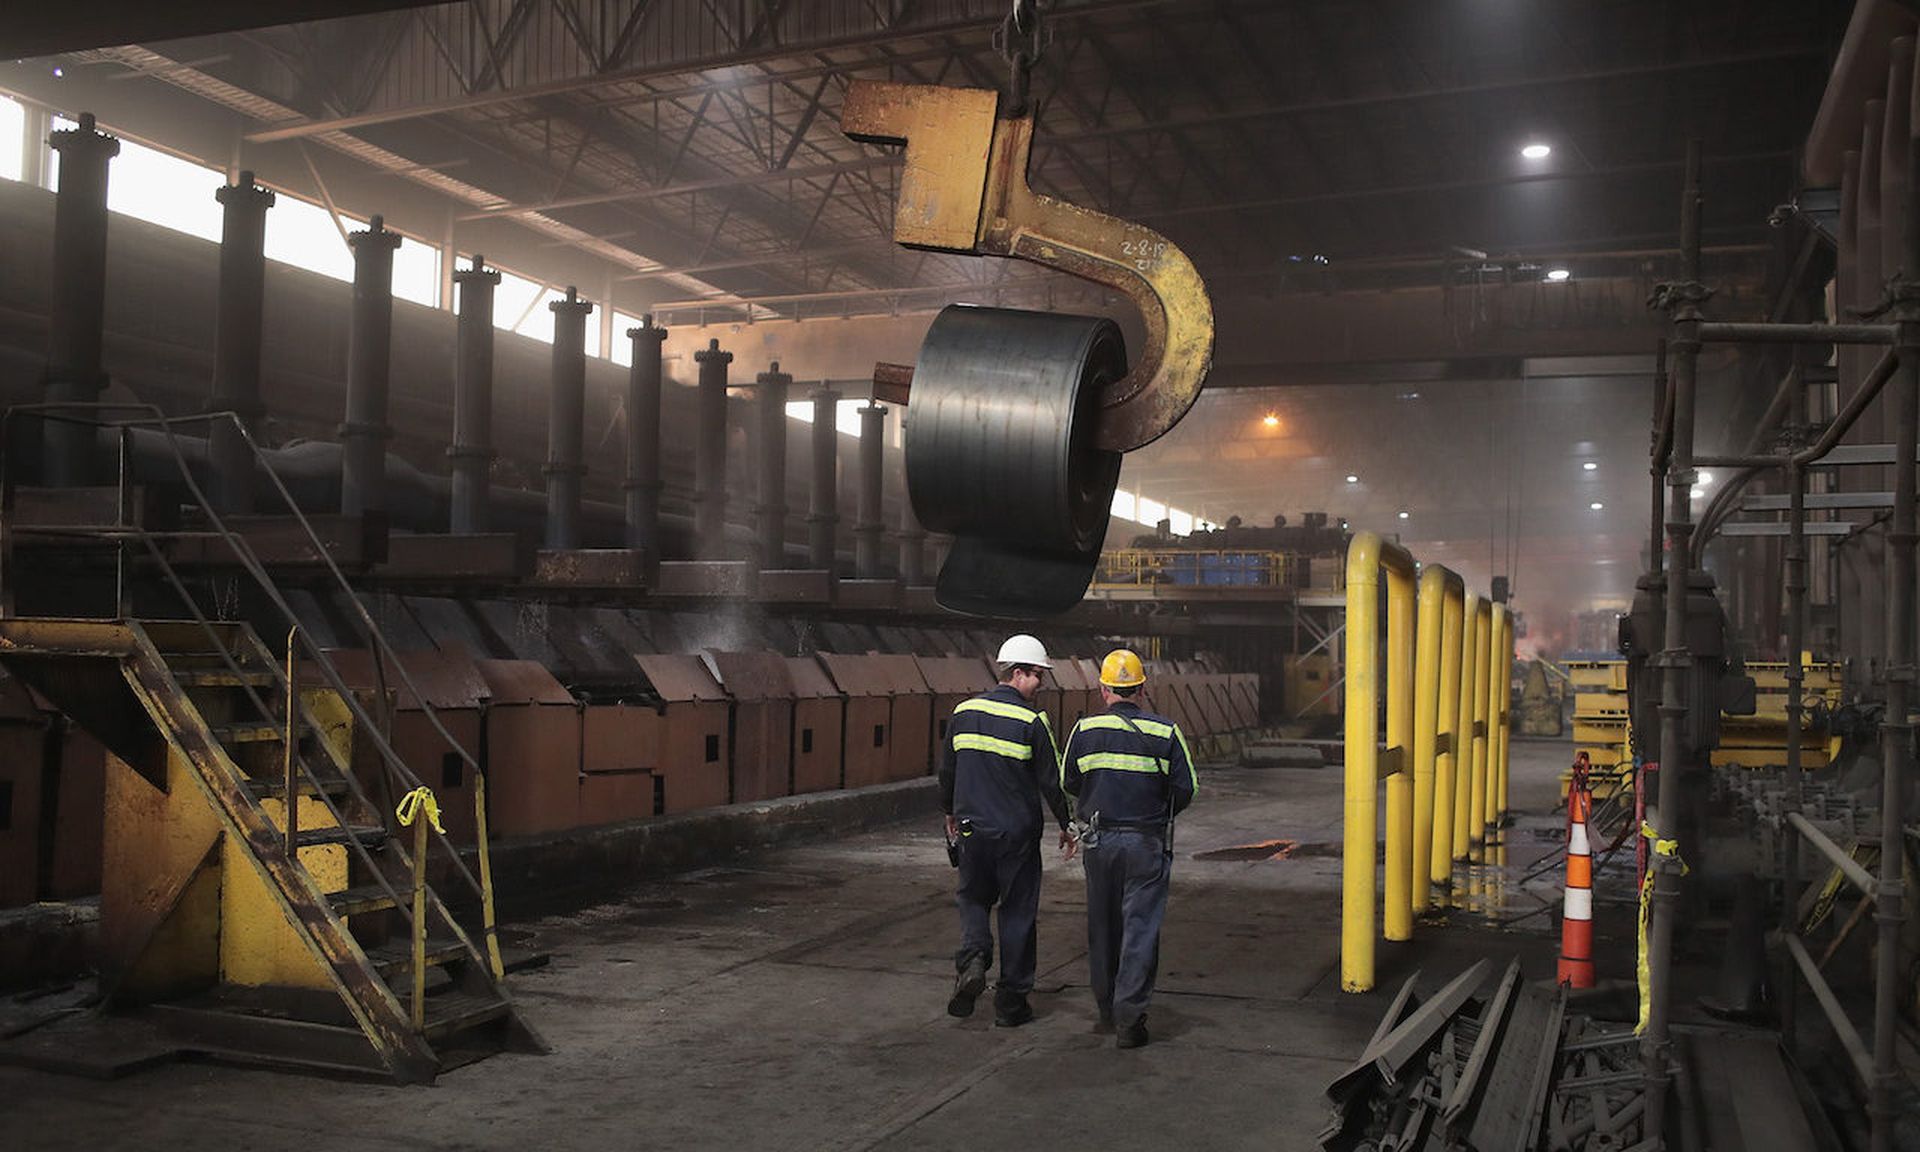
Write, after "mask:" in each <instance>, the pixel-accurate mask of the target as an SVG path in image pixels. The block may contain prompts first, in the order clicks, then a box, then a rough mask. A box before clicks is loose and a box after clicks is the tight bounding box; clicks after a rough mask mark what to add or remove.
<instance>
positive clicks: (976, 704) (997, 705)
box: [953, 696, 1044, 724]
mask: <svg viewBox="0 0 1920 1152" xmlns="http://www.w3.org/2000/svg"><path fill="white" fill-rule="evenodd" d="M953 712H954V715H956V716H957V715H959V714H960V713H962V712H985V713H987V714H988V715H989V716H1005V717H1006V718H1007V719H1009V720H1018V721H1020V722H1021V723H1023V724H1031V723H1033V721H1034V718H1035V717H1037V716H1042V715H1044V713H1039V712H1035V711H1034V710H1033V709H1031V708H1022V707H1021V706H1020V705H1018V704H1006V703H1002V702H1001V701H999V700H988V699H986V698H985V697H983V696H977V697H975V698H974V699H972V700H962V701H960V703H958V704H955V705H954V706H953Z"/></svg>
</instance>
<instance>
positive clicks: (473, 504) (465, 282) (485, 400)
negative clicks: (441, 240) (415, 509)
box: [447, 253, 500, 535]
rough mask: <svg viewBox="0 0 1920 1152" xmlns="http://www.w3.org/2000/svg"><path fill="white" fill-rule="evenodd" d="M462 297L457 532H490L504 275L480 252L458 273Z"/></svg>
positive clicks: (453, 454)
mask: <svg viewBox="0 0 1920 1152" xmlns="http://www.w3.org/2000/svg"><path fill="white" fill-rule="evenodd" d="M453 283H454V288H455V291H457V292H458V293H459V294H460V319H459V322H458V327H457V328H456V330H455V335H454V362H453V446H452V447H451V448H448V449H447V458H448V459H449V460H451V461H453V520H452V528H453V531H455V532H457V533H461V534H463V535H464V534H467V533H473V532H485V531H486V530H487V503H488V498H489V495H490V490H491V488H492V483H493V290H494V289H495V288H497V287H499V286H500V273H498V272H496V271H494V270H493V269H491V268H489V267H487V258H486V257H485V256H481V255H479V254H478V253H476V254H475V255H474V257H473V266H472V267H471V268H460V269H457V270H455V272H454V273H453Z"/></svg>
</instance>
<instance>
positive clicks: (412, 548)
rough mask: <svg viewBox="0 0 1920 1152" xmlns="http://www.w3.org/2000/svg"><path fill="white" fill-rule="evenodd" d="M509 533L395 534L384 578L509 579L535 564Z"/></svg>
mask: <svg viewBox="0 0 1920 1152" xmlns="http://www.w3.org/2000/svg"><path fill="white" fill-rule="evenodd" d="M528 559H529V558H528V557H526V556H525V555H523V553H522V550H521V548H520V544H519V541H518V539H517V538H515V537H514V536H513V534H512V533H509V532H498V533H485V534H477V535H454V534H451V533H444V532H442V533H432V534H425V533H422V534H417V535H413V534H406V535H403V534H398V533H396V534H394V535H392V536H389V537H388V538H387V561H386V563H385V564H382V565H381V566H380V575H381V576H383V577H387V578H389V579H398V580H428V579H432V580H474V579H494V580H509V579H512V578H514V577H516V576H519V575H522V574H524V573H525V572H527V571H528V570H529V569H530V568H531V567H532V565H531V564H530V563H528Z"/></svg>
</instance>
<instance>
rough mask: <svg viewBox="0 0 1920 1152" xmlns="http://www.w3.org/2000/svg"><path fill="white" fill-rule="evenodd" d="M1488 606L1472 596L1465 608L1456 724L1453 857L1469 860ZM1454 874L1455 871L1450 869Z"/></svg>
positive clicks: (1463, 610)
mask: <svg viewBox="0 0 1920 1152" xmlns="http://www.w3.org/2000/svg"><path fill="white" fill-rule="evenodd" d="M1486 612H1487V602H1486V601H1485V600H1482V599H1481V598H1480V597H1478V596H1476V595H1474V594H1473V593H1471V592H1469V593H1467V594H1466V597H1465V599H1464V601H1463V602H1462V606H1461V614H1462V623H1461V628H1460V700H1459V711H1458V713H1457V718H1456V720H1455V722H1454V728H1453V738H1454V747H1455V751H1454V756H1453V762H1454V781H1453V844H1452V849H1453V857H1452V859H1453V860H1455V861H1459V860H1466V859H1467V858H1468V854H1469V852H1470V851H1471V847H1472V840H1473V835H1472V833H1473V803H1472V800H1473V711H1474V706H1473V702H1474V689H1473V677H1474V667H1475V665H1476V664H1477V663H1478V660H1479V654H1480V648H1479V647H1478V646H1477V645H1476V644H1475V643H1474V638H1475V637H1476V636H1478V635H1479V632H1478V628H1479V623H1480V621H1481V620H1482V619H1483V618H1484V617H1485V616H1486ZM1449 872H1451V869H1449Z"/></svg>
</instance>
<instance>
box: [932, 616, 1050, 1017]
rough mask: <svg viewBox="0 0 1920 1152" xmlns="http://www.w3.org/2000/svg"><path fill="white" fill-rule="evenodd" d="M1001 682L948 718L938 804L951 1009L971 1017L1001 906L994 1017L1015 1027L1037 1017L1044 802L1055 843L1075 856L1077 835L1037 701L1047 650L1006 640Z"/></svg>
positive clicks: (1030, 641)
mask: <svg viewBox="0 0 1920 1152" xmlns="http://www.w3.org/2000/svg"><path fill="white" fill-rule="evenodd" d="M995 663H996V664H998V666H999V670H1000V683H999V685H998V686H997V687H996V688H994V689H993V690H992V691H991V692H988V693H986V694H985V695H982V696H976V697H974V698H973V699H971V700H963V701H961V702H960V704H959V705H958V706H957V707H956V708H954V710H953V719H952V720H951V721H949V722H948V724H947V736H946V741H945V743H946V749H945V752H944V753H943V755H942V756H941V758H940V807H941V810H942V811H944V812H945V813H946V814H947V818H946V823H947V842H948V844H949V845H952V846H954V847H955V848H956V849H957V851H956V852H955V856H954V863H955V865H956V866H957V867H958V868H959V869H960V882H959V888H958V893H957V899H956V903H957V904H958V905H959V908H960V950H959V951H958V952H956V953H955V954H954V967H955V968H956V969H958V972H959V975H958V976H957V977H956V978H955V979H954V985H953V995H952V997H951V998H950V999H949V1000H948V1001H947V1012H948V1013H949V1014H950V1015H954V1016H971V1015H972V1014H973V1002H974V1000H975V999H977V998H978V997H979V995H980V993H981V992H982V991H984V990H985V989H986V986H987V968H988V966H989V965H991V964H992V963H993V929H992V925H991V924H990V922H989V916H990V914H991V913H992V911H993V909H994V908H995V907H996V906H998V908H999V909H1000V981H999V983H998V985H996V986H995V988H994V994H993V1017H994V1023H995V1024H998V1025H1000V1026H1001V1027H1005V1028H1016V1027H1019V1026H1020V1025H1022V1024H1025V1023H1026V1022H1027V1021H1029V1020H1031V1019H1033V1008H1032V1006H1031V1005H1030V1004H1028V1003H1027V994H1028V993H1029V992H1031V991H1033V976H1034V971H1035V968H1036V949H1037V942H1038V934H1037V931H1036V927H1035V925H1036V921H1037V920H1038V918H1039V914H1040V833H1041V829H1042V826H1043V817H1042V815H1041V811H1040V806H1041V802H1042V801H1043V800H1044V801H1045V803H1046V806H1047V807H1048V808H1049V809H1051V810H1052V812H1053V819H1054V822H1055V823H1056V824H1058V825H1059V826H1060V848H1061V850H1062V851H1063V852H1065V853H1066V855H1067V858H1068V859H1072V857H1073V852H1074V840H1073V834H1072V832H1071V831H1070V830H1069V826H1070V821H1069V818H1068V813H1067V802H1066V799H1065V798H1064V797H1063V796H1061V794H1060V750H1059V747H1058V746H1057V745H1056V744H1055V743H1054V739H1053V728H1052V726H1051V725H1050V724H1048V723H1047V714H1046V712H1045V711H1043V710H1041V709H1039V708H1035V707H1034V706H1033V700H1034V696H1035V694H1036V693H1038V692H1039V691H1040V683H1041V680H1042V679H1043V678H1044V677H1045V675H1046V673H1047V670H1048V669H1050V668H1052V667H1053V664H1052V662H1051V661H1049V660H1048V659H1047V649H1046V646H1045V645H1043V644H1041V643H1040V641H1039V640H1037V639H1035V638H1034V637H1032V636H1027V635H1019V636H1010V637H1008V638H1007V642H1006V643H1004V644H1002V645H1001V646H1000V655H999V658H998V659H997V660H996V661H995Z"/></svg>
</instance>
